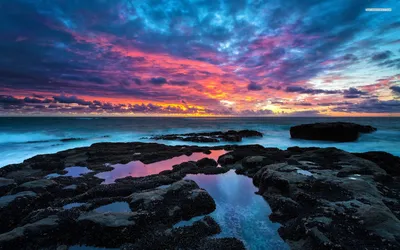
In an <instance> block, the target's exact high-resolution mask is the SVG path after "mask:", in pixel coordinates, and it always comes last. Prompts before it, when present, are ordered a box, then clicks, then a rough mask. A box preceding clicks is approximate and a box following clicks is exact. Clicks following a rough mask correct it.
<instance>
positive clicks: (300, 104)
mask: <svg viewBox="0 0 400 250" xmlns="http://www.w3.org/2000/svg"><path fill="white" fill-rule="evenodd" d="M294 105H297V106H313V104H312V103H310V102H296V103H295V104H294Z"/></svg>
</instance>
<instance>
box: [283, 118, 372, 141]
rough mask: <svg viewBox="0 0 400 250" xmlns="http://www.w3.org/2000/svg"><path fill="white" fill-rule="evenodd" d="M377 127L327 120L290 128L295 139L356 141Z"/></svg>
mask: <svg viewBox="0 0 400 250" xmlns="http://www.w3.org/2000/svg"><path fill="white" fill-rule="evenodd" d="M376 130H377V129H376V128H374V127H372V126H368V125H360V124H356V123H350V122H327V123H313V124H302V125H298V126H294V127H291V128H290V136H291V137H292V138H293V139H306V140H320V141H335V142H351V141H356V140H357V139H358V137H359V135H360V133H372V132H374V131H376Z"/></svg>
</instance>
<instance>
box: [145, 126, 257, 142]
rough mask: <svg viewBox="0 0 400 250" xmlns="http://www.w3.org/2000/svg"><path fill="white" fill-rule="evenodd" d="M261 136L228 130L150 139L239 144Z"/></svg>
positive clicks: (243, 131) (249, 131)
mask: <svg viewBox="0 0 400 250" xmlns="http://www.w3.org/2000/svg"><path fill="white" fill-rule="evenodd" d="M262 136H263V134H262V133H260V132H258V131H254V130H247V129H246V130H239V131H236V130H228V131H226V132H221V131H217V132H206V133H188V134H169V135H159V136H153V137H150V139H153V140H169V141H190V142H221V141H226V142H241V141H242V139H243V138H248V137H262Z"/></svg>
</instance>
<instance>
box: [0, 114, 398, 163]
mask: <svg viewBox="0 0 400 250" xmlns="http://www.w3.org/2000/svg"><path fill="white" fill-rule="evenodd" d="M334 121H346V122H355V123H359V124H365V125H372V126H374V127H376V128H378V131H376V132H374V133H371V134H362V135H361V137H360V138H359V139H358V140H357V141H356V142H348V143H335V142H324V141H307V140H297V139H296V140H294V139H290V133H289V129H290V127H291V126H293V125H298V124H303V123H314V122H334ZM229 129H234V130H240V129H253V130H257V131H260V132H262V133H263V134H264V137H262V138H247V139H244V140H243V141H242V142H239V143H231V142H221V143H201V144H200V143H193V142H183V141H157V142H158V143H164V144H167V145H205V146H212V145H223V144H260V145H263V146H265V147H277V148H280V149H286V148H287V147H292V146H300V147H312V146H315V147H337V148H340V149H343V150H346V151H350V152H366V151H372V150H375V151H376V150H379V151H386V152H389V153H391V154H394V155H397V156H400V147H399V146H398V142H399V141H400V118H396V117H386V118H382V117H379V118H365V117H359V118H329V117H312V118H311V117H309V118H302V117H258V118H165V117H162V118H143V117H135V118H104V117H101V118H85V119H82V118H73V117H52V118H44V117H30V118H29V117H26V118H20V117H18V118H17V117H13V118H10V117H0V152H1V153H2V154H1V156H2V157H0V167H2V166H5V165H8V164H12V163H20V162H22V161H23V160H25V159H27V158H30V157H33V156H35V155H37V154H47V153H55V152H58V151H61V150H66V149H70V148H75V147H83V146H90V145H91V144H93V143H98V142H133V141H141V142H154V140H150V139H143V138H144V137H149V136H152V135H161V134H171V133H191V132H209V131H221V130H223V131H225V130H229Z"/></svg>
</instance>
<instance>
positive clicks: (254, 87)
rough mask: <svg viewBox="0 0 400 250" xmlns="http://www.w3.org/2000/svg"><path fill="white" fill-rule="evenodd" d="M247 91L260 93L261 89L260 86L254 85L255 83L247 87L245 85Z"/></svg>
mask: <svg viewBox="0 0 400 250" xmlns="http://www.w3.org/2000/svg"><path fill="white" fill-rule="evenodd" d="M247 89H248V90H250V91H260V90H262V89H263V88H262V86H261V85H259V84H257V83H255V82H251V83H249V85H247Z"/></svg>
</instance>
